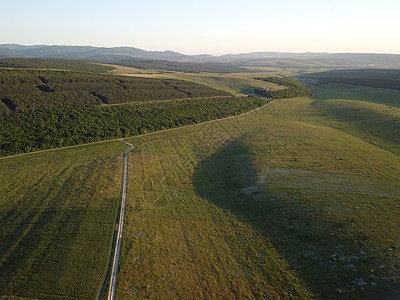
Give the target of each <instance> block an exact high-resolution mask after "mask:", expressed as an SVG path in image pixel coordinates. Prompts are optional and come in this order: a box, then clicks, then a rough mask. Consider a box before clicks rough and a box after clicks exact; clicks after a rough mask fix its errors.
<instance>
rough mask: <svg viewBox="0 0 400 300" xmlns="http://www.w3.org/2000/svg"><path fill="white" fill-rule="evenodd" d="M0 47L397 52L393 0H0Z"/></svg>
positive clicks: (398, 9)
mask: <svg viewBox="0 0 400 300" xmlns="http://www.w3.org/2000/svg"><path fill="white" fill-rule="evenodd" d="M0 5H1V6H0V7H1V18H0V44H5V43H17V44H24V45H32V44H47V45H90V46H104V47H114V46H132V47H137V48H141V49H144V50H173V51H178V52H181V53H185V54H201V53H209V54H227V53H242V52H254V51H284V52H378V53H399V54H400V16H399V15H400V1H399V0H380V1H369V0H362V1H359V0H297V1H294V0H274V1H270V0H241V1H238V0H202V1H200V0H199V1H190V0H185V1H184V0H169V1H168V0H166V1H158V0H142V1H136V0H112V1H110V0H107V1H106V0H79V1H78V0H41V1H33V0H0Z"/></svg>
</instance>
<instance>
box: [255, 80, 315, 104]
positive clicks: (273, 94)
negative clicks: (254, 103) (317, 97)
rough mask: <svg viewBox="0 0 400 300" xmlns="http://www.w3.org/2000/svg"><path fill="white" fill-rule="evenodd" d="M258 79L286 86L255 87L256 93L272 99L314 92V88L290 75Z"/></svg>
mask: <svg viewBox="0 0 400 300" xmlns="http://www.w3.org/2000/svg"><path fill="white" fill-rule="evenodd" d="M255 79H258V80H262V81H266V82H271V83H275V84H279V85H283V86H285V87H286V88H285V89H282V90H266V89H259V88H256V89H254V93H255V94H257V95H260V96H264V97H267V98H272V99H284V98H294V97H303V96H309V95H312V94H314V92H313V91H312V90H310V89H309V88H307V87H306V86H305V85H304V84H302V83H301V82H299V81H297V80H296V79H294V78H290V77H266V78H255Z"/></svg>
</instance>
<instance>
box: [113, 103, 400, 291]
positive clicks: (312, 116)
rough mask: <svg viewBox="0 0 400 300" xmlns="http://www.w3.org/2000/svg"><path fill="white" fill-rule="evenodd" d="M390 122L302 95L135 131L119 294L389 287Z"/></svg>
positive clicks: (394, 189)
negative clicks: (205, 120) (244, 111)
mask: <svg viewBox="0 0 400 300" xmlns="http://www.w3.org/2000/svg"><path fill="white" fill-rule="evenodd" d="M377 100H378V101H379V99H377ZM343 105H346V109H348V108H351V109H352V110H353V111H352V113H353V114H356V115H357V116H358V119H357V122H354V120H353V119H352V118H351V117H349V116H346V117H345V118H344V117H343ZM365 106H366V107H367V108H368V109H369V111H370V114H366V113H365V109H366V108H365ZM372 113H374V114H376V115H381V116H382V122H383V123H379V125H380V126H382V127H379V130H380V131H379V132H380V133H379V134H378V133H377V132H375V130H377V129H376V128H374V126H376V125H377V123H375V122H371V119H370V118H371V114H372ZM385 117H386V119H385ZM393 119H395V120H397V121H398V120H399V119H400V110H399V109H398V108H392V107H388V106H385V105H381V104H371V103H364V102H361V103H360V101H350V100H347V101H345V100H329V101H318V100H313V99H311V98H297V99H289V100H278V101H276V102H273V103H271V104H270V105H269V106H267V107H266V108H264V109H262V110H261V111H258V112H257V113H254V114H251V115H248V116H245V117H239V118H235V119H230V120H227V121H221V122H213V123H210V124H206V125H201V126H197V127H193V128H187V129H180V130H179V131H174V132H169V133H161V134H157V135H153V136H151V137H138V138H135V139H131V140H130V142H132V143H133V144H134V145H135V147H136V148H135V150H134V152H133V153H132V154H131V157H130V173H129V178H130V180H129V188H128V190H129V197H130V198H128V209H127V215H126V219H127V221H126V222H127V223H126V229H125V230H126V235H125V240H124V250H123V258H122V261H121V266H120V268H121V271H120V275H119V283H118V284H119V285H118V289H119V297H120V298H121V299H130V298H138V299H143V298H147V297H150V298H157V295H160V294H162V295H165V297H166V298H186V299H187V298H202V297H205V298H233V297H237V298H263V297H265V298H267V299H268V298H272V299H277V298H279V297H280V298H289V297H294V298H296V297H299V298H308V297H318V298H324V299H331V298H336V297H338V298H341V297H356V298H365V297H366V296H367V295H368V296H370V297H386V296H389V295H392V296H393V295H395V293H396V292H397V293H398V291H399V290H398V282H399V279H400V278H399V275H400V265H399V258H400V248H399V246H400V244H399V243H400V238H399V237H400V228H399V226H398V219H399V217H400V216H399V208H400V207H399V199H400V184H399V179H400V176H399V174H400V160H399V153H398V145H399V142H398V140H396V139H395V138H396V136H395V135H393V134H392V133H393V131H392V130H393V129H394V128H393V127H392V126H391V124H392V120H393ZM384 120H386V121H384ZM383 125H384V126H383ZM392 125H393V124H392ZM393 126H395V125H393ZM368 128H370V131H369V132H368V133H367V132H366V131H367V129H368ZM397 137H398V136H397ZM383 142H385V143H384V145H383V146H381V145H382V143H383Z"/></svg>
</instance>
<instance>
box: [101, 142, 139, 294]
mask: <svg viewBox="0 0 400 300" xmlns="http://www.w3.org/2000/svg"><path fill="white" fill-rule="evenodd" d="M122 142H124V143H125V144H127V145H129V146H131V148H129V149H128V150H126V151H125V153H124V165H123V171H122V172H123V177H122V184H121V194H120V197H119V203H118V209H117V215H116V217H115V223H114V231H113V237H112V241H111V246H110V253H109V256H108V262H107V268H106V272H105V274H104V279H103V282H102V284H101V286H100V289H99V293H98V294H97V298H96V299H97V300H101V299H103V296H104V294H105V292H106V289H107V282H108V281H110V288H109V294H108V299H115V291H116V284H117V273H118V262H119V256H120V252H121V242H122V233H123V230H124V218H125V205H126V190H127V186H128V154H129V151H131V150H132V149H133V148H134V146H133V145H132V144H130V143H128V142H125V141H124V140H122Z"/></svg>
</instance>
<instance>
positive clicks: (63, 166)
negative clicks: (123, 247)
mask: <svg viewBox="0 0 400 300" xmlns="http://www.w3.org/2000/svg"><path fill="white" fill-rule="evenodd" d="M126 147H127V146H126V145H124V144H123V143H121V142H118V141H117V142H112V143H107V144H97V145H93V146H83V147H79V148H71V149H65V150H57V151H50V152H44V153H37V154H31V155H26V156H20V157H13V158H6V159H0V195H1V198H0V220H1V222H0V226H1V229H0V240H1V243H0V297H1V296H3V297H5V298H7V297H9V296H10V295H14V296H21V297H26V298H40V299H94V298H95V296H96V294H97V291H98V288H99V287H100V284H101V282H102V280H103V275H104V271H105V267H106V263H107V259H108V252H109V246H110V242H111V234H112V228H113V224H114V218H115V213H116V206H117V200H118V195H119V188H120V184H121V176H122V153H123V151H124V150H125V149H126Z"/></svg>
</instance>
